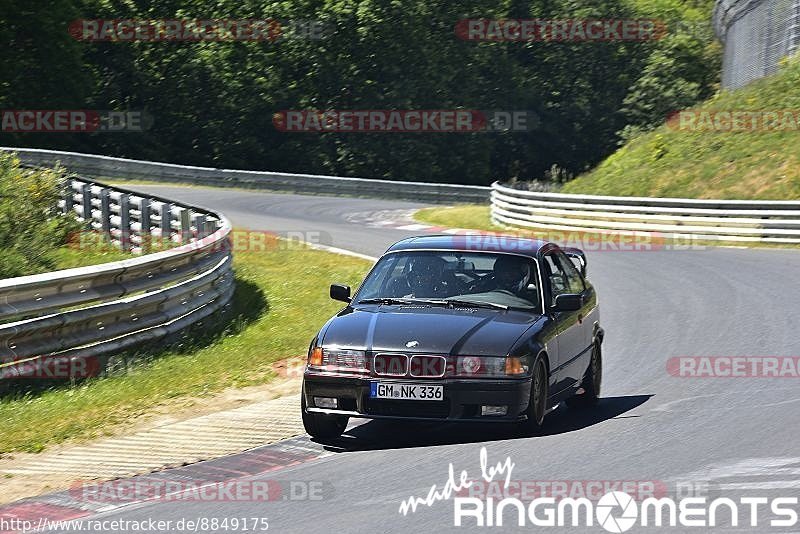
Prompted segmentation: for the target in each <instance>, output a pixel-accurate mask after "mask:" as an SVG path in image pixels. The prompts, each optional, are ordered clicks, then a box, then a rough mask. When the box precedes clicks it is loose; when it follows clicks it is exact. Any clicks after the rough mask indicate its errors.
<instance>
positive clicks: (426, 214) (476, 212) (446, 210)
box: [414, 204, 502, 231]
mask: <svg viewBox="0 0 800 534" xmlns="http://www.w3.org/2000/svg"><path fill="white" fill-rule="evenodd" d="M414 220H417V221H420V222H423V223H425V224H432V225H434V226H444V227H445V228H466V229H470V230H497V231H500V230H502V227H500V226H495V225H493V224H492V222H491V220H490V219H489V206H488V205H486V206H484V205H481V204H463V205H459V206H450V207H442V206H435V207H433V208H423V209H421V210H418V211H417V212H415V213H414Z"/></svg>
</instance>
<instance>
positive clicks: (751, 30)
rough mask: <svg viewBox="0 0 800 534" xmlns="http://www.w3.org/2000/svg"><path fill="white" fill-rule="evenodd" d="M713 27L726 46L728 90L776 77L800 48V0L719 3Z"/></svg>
mask: <svg viewBox="0 0 800 534" xmlns="http://www.w3.org/2000/svg"><path fill="white" fill-rule="evenodd" d="M713 24H714V28H715V31H716V33H717V36H718V37H719V38H720V40H721V41H722V42H723V43H724V44H725V50H724V55H723V60H722V86H723V87H725V88H727V89H736V88H737V87H741V86H743V85H745V84H747V83H748V82H750V81H752V80H755V79H758V78H762V77H764V76H767V75H769V74H772V73H774V72H775V71H777V70H778V66H779V65H780V61H781V59H782V58H784V57H786V56H788V55H791V54H793V53H794V52H796V51H797V50H798V49H799V48H800V0H717V2H716V3H715V5H714V13H713Z"/></svg>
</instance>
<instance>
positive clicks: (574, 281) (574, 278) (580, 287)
mask: <svg viewBox="0 0 800 534" xmlns="http://www.w3.org/2000/svg"><path fill="white" fill-rule="evenodd" d="M556 259H558V263H559V264H560V266H561V270H562V272H563V273H564V274H565V275H566V282H567V286H568V287H569V291H568V293H583V291H584V290H585V289H586V286H585V285H584V283H583V277H581V273H579V272H578V269H576V268H575V264H574V263H572V261H571V260H570V259H569V258H568V257H567V255H566V254H564V253H563V252H558V253H557V254H556Z"/></svg>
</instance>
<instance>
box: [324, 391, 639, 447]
mask: <svg viewBox="0 0 800 534" xmlns="http://www.w3.org/2000/svg"><path fill="white" fill-rule="evenodd" d="M651 397H652V395H629V396H622V397H604V398H602V399H600V403H599V404H598V405H597V407H596V408H594V409H590V410H585V411H584V410H571V409H568V408H566V406H564V405H561V406H560V407H559V408H558V409H556V410H555V411H554V412H552V413H550V414H549V415H548V416H547V418H546V419H545V424H544V428H543V429H542V430H541V431H540V432H539V433H538V434H536V436H552V435H556V434H565V433H567V432H574V431H576V430H581V429H583V428H587V427H590V426H592V425H596V424H598V423H601V422H603V421H607V420H609V419H614V418H615V417H619V416H620V415H622V414H624V413H626V412H628V411H630V410H633V409H634V408H637V407H639V406H641V405H642V404H644V403H645V402H647V401H648V400H650V398H651ZM536 436H530V435H522V434H521V433H520V431H519V429H518V428H516V427H515V426H514V425H513V424H505V423H440V422H418V421H399V420H395V421H393V420H386V419H383V420H372V421H369V422H367V423H364V424H360V425H358V426H355V427H353V428H350V429H349V430H348V431H347V432H346V433H345V434H344V435H343V436H342V437H341V438H339V439H336V440H331V441H329V442H325V443H324V444H323V445H324V448H325V449H326V450H328V451H331V452H356V451H370V450H381V449H406V448H413V447H430V446H435V445H453V444H458V443H480V442H485V441H495V440H508V439H525V438H529V437H536Z"/></svg>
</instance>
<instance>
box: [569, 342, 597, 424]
mask: <svg viewBox="0 0 800 534" xmlns="http://www.w3.org/2000/svg"><path fill="white" fill-rule="evenodd" d="M602 380H603V355H602V352H601V351H600V344H599V343H595V344H594V345H593V346H592V359H591V361H590V362H589V368H588V369H587V370H586V375H584V377H583V382H581V388H582V389H583V394H581V395H574V396H572V397H570V398H568V399H567V406H569V407H570V408H591V407H592V406H596V405H597V403H598V402H599V400H600V383H601V382H602Z"/></svg>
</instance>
